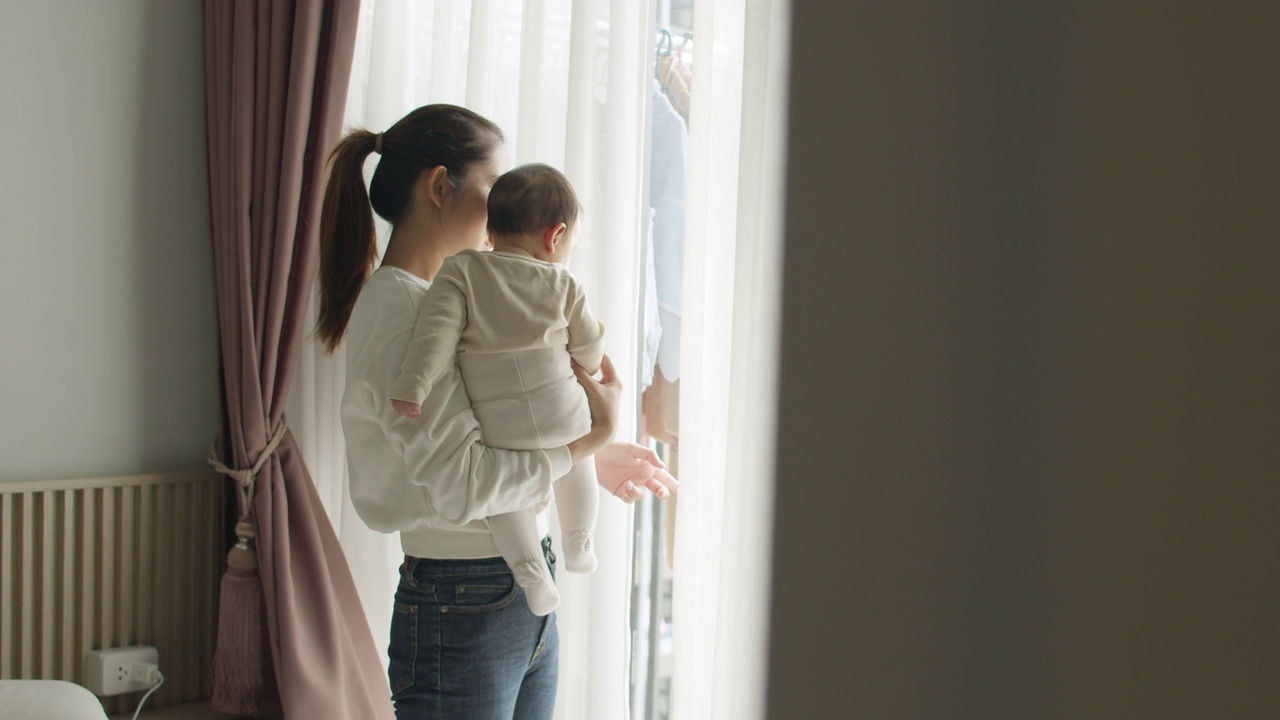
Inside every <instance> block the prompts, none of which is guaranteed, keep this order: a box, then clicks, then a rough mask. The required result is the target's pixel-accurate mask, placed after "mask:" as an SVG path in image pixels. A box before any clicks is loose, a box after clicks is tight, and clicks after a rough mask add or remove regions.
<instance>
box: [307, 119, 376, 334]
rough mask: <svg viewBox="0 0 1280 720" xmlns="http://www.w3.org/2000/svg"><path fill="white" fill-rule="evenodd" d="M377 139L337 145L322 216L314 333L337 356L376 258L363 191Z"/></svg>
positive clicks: (355, 135)
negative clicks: (317, 317)
mask: <svg viewBox="0 0 1280 720" xmlns="http://www.w3.org/2000/svg"><path fill="white" fill-rule="evenodd" d="M376 141H377V136H376V135H374V134H373V133H371V132H369V131H368V130H354V131H352V132H351V133H349V134H348V135H347V136H346V137H344V138H343V139H342V141H341V142H339V143H338V146H337V147H336V148H334V150H333V155H331V156H330V158H329V161H330V163H332V168H331V169H330V173H329V185H328V187H326V188H325V191H324V206H323V209H322V210H321V211H320V318H319V320H317V321H316V334H317V335H319V336H320V341H321V342H322V343H324V348H325V350H326V351H327V352H333V351H334V350H335V349H337V347H338V343H339V342H341V340H342V336H343V335H345V334H346V332H347V320H348V319H350V317H351V308H352V307H354V306H355V304H356V297H357V296H358V295H359V294H360V288H361V287H362V286H363V285H364V281H365V280H366V279H367V278H368V277H369V272H370V271H371V270H372V268H373V263H374V261H375V260H376V259H377V254H378V249H377V239H376V236H375V233H374V227H373V210H372V209H371V208H370V207H369V193H368V191H367V190H365V187H364V161H365V158H367V157H369V153H371V152H373V150H374V145H375V143H376Z"/></svg>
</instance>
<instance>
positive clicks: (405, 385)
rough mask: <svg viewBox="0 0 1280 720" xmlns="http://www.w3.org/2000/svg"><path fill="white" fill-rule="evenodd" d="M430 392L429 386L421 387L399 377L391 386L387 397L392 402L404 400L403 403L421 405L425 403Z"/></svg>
mask: <svg viewBox="0 0 1280 720" xmlns="http://www.w3.org/2000/svg"><path fill="white" fill-rule="evenodd" d="M430 392H431V386H430V385H427V386H426V387H423V386H421V385H418V384H416V383H414V382H413V381H411V380H408V379H406V378H405V377H404V376H403V375H401V376H400V377H398V378H396V381H395V382H394V383H392V384H391V392H390V393H388V397H390V398H391V399H392V400H404V401H405V402H411V403H416V404H418V405H421V404H422V403H423V402H425V401H426V399H427V395H428V394H429V393H430Z"/></svg>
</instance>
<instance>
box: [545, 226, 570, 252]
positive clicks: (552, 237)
mask: <svg viewBox="0 0 1280 720" xmlns="http://www.w3.org/2000/svg"><path fill="white" fill-rule="evenodd" d="M568 230H569V226H568V225H565V224H564V223H556V224H555V225H552V226H551V227H549V228H547V229H546V230H545V231H544V232H543V233H542V245H543V246H544V247H545V248H546V250H547V252H549V253H551V252H555V251H556V246H557V245H559V244H560V242H561V241H562V240H564V238H565V236H566V235H568Z"/></svg>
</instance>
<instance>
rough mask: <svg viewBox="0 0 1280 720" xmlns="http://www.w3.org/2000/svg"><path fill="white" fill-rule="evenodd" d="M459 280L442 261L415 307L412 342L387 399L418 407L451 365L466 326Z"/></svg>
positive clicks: (458, 274)
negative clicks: (416, 313)
mask: <svg viewBox="0 0 1280 720" xmlns="http://www.w3.org/2000/svg"><path fill="white" fill-rule="evenodd" d="M465 285H466V284H465V282H464V279H463V277H462V276H461V274H460V273H459V272H457V270H456V266H455V265H454V264H453V263H451V262H448V261H446V262H445V264H444V266H442V267H441V268H440V271H439V272H437V273H436V277H435V280H433V281H432V283H431V287H430V288H428V289H427V292H426V294H425V295H423V297H422V304H421V305H419V306H418V319H417V323H416V325H415V326H414V330H413V339H412V340H410V341H409V347H408V349H407V350H406V351H405V355H404V362H403V363H402V364H401V366H400V375H399V376H398V377H397V378H396V380H395V382H394V383H392V385H391V399H393V400H406V401H408V402H412V403H416V404H418V405H421V404H422V401H423V400H424V399H425V398H426V397H427V393H429V392H430V391H431V386H432V384H433V383H434V382H435V381H436V380H439V379H440V377H441V376H442V375H444V373H445V372H446V371H447V370H448V369H449V367H450V366H452V365H453V362H454V356H455V355H456V354H457V352H458V340H459V339H460V338H461V337H462V329H463V328H464V327H465V326H466V324H467V298H466V292H465V290H464V288H465Z"/></svg>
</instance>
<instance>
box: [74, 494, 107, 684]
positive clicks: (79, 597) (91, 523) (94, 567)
mask: <svg viewBox="0 0 1280 720" xmlns="http://www.w3.org/2000/svg"><path fill="white" fill-rule="evenodd" d="M82 493H83V497H84V502H83V503H82V504H81V505H80V526H79V531H80V578H79V580H78V581H77V587H76V602H77V604H78V606H79V607H78V608H77V611H78V614H79V616H80V622H79V625H78V626H77V630H78V631H79V632H78V633H77V635H76V648H77V655H76V657H75V658H73V660H72V662H73V663H74V664H75V667H76V672H75V677H77V678H79V680H78V682H81V683H83V680H84V660H83V658H84V656H85V653H87V652H89V651H90V650H93V649H94V648H93V631H94V626H95V625H96V624H97V615H96V610H97V608H98V603H97V593H96V588H97V587H98V578H99V577H100V576H99V574H98V573H99V563H98V537H99V535H100V531H101V528H102V525H101V524H100V523H99V522H98V505H99V500H100V499H101V497H102V493H103V491H102V490H101V489H98V488H87V489H85V490H83V491H82Z"/></svg>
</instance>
